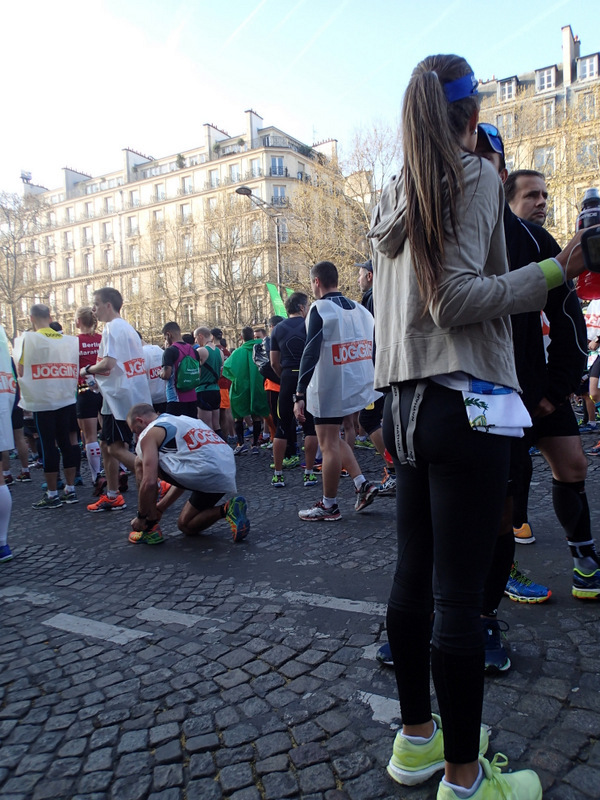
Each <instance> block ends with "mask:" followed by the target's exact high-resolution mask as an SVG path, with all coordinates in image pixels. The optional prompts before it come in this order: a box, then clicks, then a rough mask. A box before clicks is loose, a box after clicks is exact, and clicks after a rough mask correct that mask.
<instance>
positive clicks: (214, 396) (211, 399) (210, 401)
mask: <svg viewBox="0 0 600 800" xmlns="http://www.w3.org/2000/svg"><path fill="white" fill-rule="evenodd" d="M197 398H198V408H200V409H202V411H218V410H219V408H220V406H221V392H220V390H219V389H216V390H209V391H207V392H198V394H197Z"/></svg>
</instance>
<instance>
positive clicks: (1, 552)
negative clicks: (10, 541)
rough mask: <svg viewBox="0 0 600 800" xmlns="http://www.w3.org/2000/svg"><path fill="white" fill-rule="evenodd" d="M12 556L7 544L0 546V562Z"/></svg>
mask: <svg viewBox="0 0 600 800" xmlns="http://www.w3.org/2000/svg"><path fill="white" fill-rule="evenodd" d="M12 557H13V554H12V553H11V551H10V547H9V546H8V545H7V544H4V545H2V547H0V564H4V562H5V561H10V560H11V558H12Z"/></svg>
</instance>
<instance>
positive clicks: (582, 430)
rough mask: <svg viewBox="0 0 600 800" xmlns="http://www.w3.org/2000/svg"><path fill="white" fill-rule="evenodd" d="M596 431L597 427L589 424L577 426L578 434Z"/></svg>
mask: <svg viewBox="0 0 600 800" xmlns="http://www.w3.org/2000/svg"><path fill="white" fill-rule="evenodd" d="M597 430H598V425H597V424H595V425H590V423H589V422H586V423H585V424H584V425H580V426H579V433H594V432H595V431H597Z"/></svg>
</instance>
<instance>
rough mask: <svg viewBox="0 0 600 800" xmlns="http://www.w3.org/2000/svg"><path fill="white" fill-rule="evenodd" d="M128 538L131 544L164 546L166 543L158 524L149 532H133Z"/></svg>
mask: <svg viewBox="0 0 600 800" xmlns="http://www.w3.org/2000/svg"><path fill="white" fill-rule="evenodd" d="M128 538H129V541H130V542H131V544H162V543H163V542H164V538H163V535H162V531H161V529H160V528H159V526H158V522H156V523H155V524H154V525H153V526H152V527H151V528H150V530H149V531H131V533H130V534H129V537H128Z"/></svg>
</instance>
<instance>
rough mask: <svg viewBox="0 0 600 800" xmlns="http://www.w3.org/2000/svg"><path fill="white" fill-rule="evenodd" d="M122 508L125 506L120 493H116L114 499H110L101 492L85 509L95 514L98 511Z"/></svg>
mask: <svg viewBox="0 0 600 800" xmlns="http://www.w3.org/2000/svg"><path fill="white" fill-rule="evenodd" d="M122 508H127V504H126V503H125V499H124V498H123V495H122V494H118V495H117V496H116V497H115V498H114V500H111V499H110V498H109V496H108V495H107V494H103V495H101V496H100V498H99V499H98V500H97V501H96V502H95V503H91V504H90V505H89V506H88V507H87V510H88V511H91V512H92V514H97V513H98V512H99V511H120V510H121V509H122Z"/></svg>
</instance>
